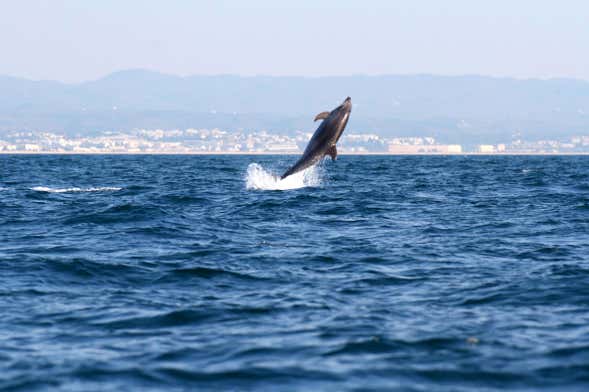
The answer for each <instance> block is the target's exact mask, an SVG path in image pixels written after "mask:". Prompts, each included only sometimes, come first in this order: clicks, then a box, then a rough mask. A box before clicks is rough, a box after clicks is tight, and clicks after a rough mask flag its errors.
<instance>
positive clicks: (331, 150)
mask: <svg viewBox="0 0 589 392" xmlns="http://www.w3.org/2000/svg"><path fill="white" fill-rule="evenodd" d="M325 155H329V156H330V157H331V160H332V161H335V159H336V158H337V148H335V144H334V145H333V146H331V147H329V150H327V152H326V153H325Z"/></svg>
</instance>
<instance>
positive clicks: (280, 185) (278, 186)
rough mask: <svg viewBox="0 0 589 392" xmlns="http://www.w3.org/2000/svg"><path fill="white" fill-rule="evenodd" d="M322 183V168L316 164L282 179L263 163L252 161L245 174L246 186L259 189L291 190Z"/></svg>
mask: <svg viewBox="0 0 589 392" xmlns="http://www.w3.org/2000/svg"><path fill="white" fill-rule="evenodd" d="M319 185H321V170H320V168H319V167H318V166H317V165H315V166H311V167H310V168H308V169H305V170H303V171H300V172H298V173H295V174H293V175H290V176H288V177H286V178H285V179H284V180H281V179H280V177H279V176H276V175H275V174H272V173H270V172H268V171H266V169H264V168H263V167H262V166H261V165H259V164H257V163H251V164H250V165H249V166H248V167H247V173H246V175H245V187H246V188H247V189H257V190H281V191H284V190H289V189H299V188H305V187H315V186H319Z"/></svg>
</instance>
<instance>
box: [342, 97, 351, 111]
mask: <svg viewBox="0 0 589 392" xmlns="http://www.w3.org/2000/svg"><path fill="white" fill-rule="evenodd" d="M340 107H341V108H342V109H343V110H344V111H345V112H346V113H350V112H351V111H352V98H350V97H348V98H346V99H345V100H344V103H342V104H341V106H340Z"/></svg>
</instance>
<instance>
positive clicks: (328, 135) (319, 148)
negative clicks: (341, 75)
mask: <svg viewBox="0 0 589 392" xmlns="http://www.w3.org/2000/svg"><path fill="white" fill-rule="evenodd" d="M351 112H352V99H351V98H350V97H348V98H346V100H345V101H344V103H342V104H341V105H339V106H338V107H337V108H335V109H333V110H332V111H331V112H322V113H319V114H318V115H317V116H315V121H317V120H323V121H322V122H321V125H319V128H317V130H316V131H315V133H314V134H313V137H312V138H311V140H310V141H309V144H307V148H305V152H303V156H301V158H300V159H299V160H298V161H297V163H295V164H294V165H293V166H292V167H291V168H290V169H288V170H287V171H286V172H285V173H284V174H283V175H282V177H280V179H281V180H282V179H284V178H286V177H288V176H290V175H291V174H295V173H297V172H300V171H301V170H305V169H306V168H308V167H311V166H313V165H314V164H316V163H317V162H319V161H320V160H321V159H322V158H323V157H324V156H326V155H329V156H330V157H331V159H332V160H334V161H335V159H336V157H337V149H336V147H335V145H336V143H337V141H338V140H339V138H340V137H341V136H342V133H343V132H344V129H345V128H346V124H347V123H348V119H349V118H350V113H351Z"/></svg>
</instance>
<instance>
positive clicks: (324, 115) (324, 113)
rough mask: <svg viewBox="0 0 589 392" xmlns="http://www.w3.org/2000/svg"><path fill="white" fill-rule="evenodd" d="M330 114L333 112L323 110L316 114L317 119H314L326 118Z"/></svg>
mask: <svg viewBox="0 0 589 392" xmlns="http://www.w3.org/2000/svg"><path fill="white" fill-rule="evenodd" d="M330 114H331V112H321V113H319V114H318V115H316V116H315V119H314V120H313V121H317V120H325V119H326V118H327V117H329V115H330Z"/></svg>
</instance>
